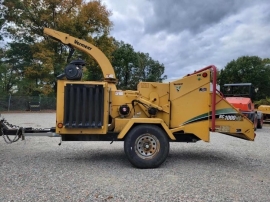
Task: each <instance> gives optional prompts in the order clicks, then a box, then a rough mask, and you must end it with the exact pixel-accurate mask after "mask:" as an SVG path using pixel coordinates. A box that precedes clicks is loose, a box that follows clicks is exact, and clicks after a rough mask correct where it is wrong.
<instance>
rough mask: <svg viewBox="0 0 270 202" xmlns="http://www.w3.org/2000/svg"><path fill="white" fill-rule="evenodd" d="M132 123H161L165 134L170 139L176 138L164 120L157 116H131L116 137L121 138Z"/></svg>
mask: <svg viewBox="0 0 270 202" xmlns="http://www.w3.org/2000/svg"><path fill="white" fill-rule="evenodd" d="M134 124H158V125H161V126H162V128H163V129H164V130H165V132H166V133H167V135H168V136H169V138H170V139H171V140H176V138H175V137H174V135H173V134H172V131H170V129H169V128H168V126H167V125H166V124H165V122H164V121H163V120H162V119H158V118H132V119H130V120H129V121H128V123H127V124H126V125H125V127H124V128H123V130H122V131H121V132H120V133H119V135H118V136H117V139H123V138H124V137H125V135H126V134H127V133H128V131H129V130H130V129H131V128H132V126H133V125H134Z"/></svg>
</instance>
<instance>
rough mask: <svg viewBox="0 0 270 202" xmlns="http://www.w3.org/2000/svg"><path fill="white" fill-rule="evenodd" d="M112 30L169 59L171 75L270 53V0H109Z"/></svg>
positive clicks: (164, 60) (163, 60) (143, 49)
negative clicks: (245, 56)
mask: <svg viewBox="0 0 270 202" xmlns="http://www.w3.org/2000/svg"><path fill="white" fill-rule="evenodd" d="M104 3H105V4H106V5H107V6H108V8H109V9H111V11H112V13H113V15H112V17H111V20H112V21H113V23H114V29H113V30H112V32H111V34H112V35H113V36H114V37H115V38H116V39H117V40H122V41H124V42H125V43H129V44H131V45H132V46H133V47H134V49H135V50H136V51H140V52H145V53H149V54H150V56H151V57H152V58H153V59H155V60H158V61H159V62H160V63H163V64H164V66H165V74H166V75H168V78H169V79H173V78H179V77H182V76H184V75H186V74H188V73H191V72H193V71H194V70H198V69H200V68H202V67H204V66H208V65H210V64H214V65H216V66H217V67H218V68H219V69H221V68H223V67H224V66H225V65H226V64H227V63H228V62H230V61H231V60H233V59H237V58H238V57H240V56H243V55H256V56H259V57H262V58H266V57H270V56H269V52H270V34H269V33H270V24H269V21H270V2H269V1H268V0H259V1H252V0H244V1H235V0H226V1H218V0H204V1H198V0H181V1H176V0H166V1H165V0H136V1H128V0H118V1H112V0H105V1H104Z"/></svg>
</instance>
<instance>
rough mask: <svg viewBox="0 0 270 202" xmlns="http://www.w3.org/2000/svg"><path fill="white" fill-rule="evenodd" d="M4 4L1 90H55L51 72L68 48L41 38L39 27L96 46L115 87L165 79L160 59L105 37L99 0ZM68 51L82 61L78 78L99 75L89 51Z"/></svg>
mask: <svg viewBox="0 0 270 202" xmlns="http://www.w3.org/2000/svg"><path fill="white" fill-rule="evenodd" d="M3 5H4V6H5V8H6V11H5V13H4V19H1V20H0V26H1V27H0V28H1V31H2V34H1V40H3V39H4V38H6V37H8V38H9V39H10V40H9V41H12V42H9V43H8V44H7V46H5V47H2V48H1V50H0V80H1V82H0V83H1V84H0V85H1V86H0V88H1V89H0V90H1V94H2V95H3V94H9V93H13V94H18V95H40V94H42V95H55V93H56V77H57V76H58V75H59V74H61V73H63V71H64V67H65V66H66V65H67V64H68V61H67V58H68V55H69V51H70V49H69V47H67V46H65V45H63V44H60V43H58V42H56V41H53V40H51V39H48V38H46V37H45V36H44V35H43V28H44V27H49V28H52V29H55V30H58V31H62V32H65V33H68V34H70V35H71V36H73V37H76V38H80V39H82V40H85V41H88V42H90V43H92V44H93V45H95V46H97V47H98V48H99V49H101V51H102V52H103V53H104V54H105V55H106V56H107V57H108V59H109V60H110V62H111V63H112V65H113V67H114V68H115V73H116V76H117V79H118V83H117V87H118V88H119V89H136V85H137V83H138V82H139V81H142V80H144V81H160V82H161V81H162V80H164V79H166V75H163V74H164V65H163V64H161V63H160V62H158V61H156V60H154V59H152V58H151V57H150V55H149V54H148V53H142V52H136V51H135V50H134V48H133V47H132V46H131V45H130V44H127V43H124V42H123V41H117V40H116V39H115V38H113V37H112V36H110V30H111V29H112V27H113V23H112V22H111V21H110V20H109V17H110V15H111V14H112V13H111V11H109V10H108V9H107V8H106V6H105V5H103V4H102V2H101V1H100V0H93V1H88V2H86V1H82V0H65V1H62V0H54V1H51V0H43V1H39V0H30V1H28V0H5V1H4V2H3ZM73 56H74V57H73V59H77V58H81V59H83V60H85V62H86V68H85V69H84V75H83V79H85V80H94V81H95V80H101V79H102V73H101V69H100V68H99V67H98V65H97V63H96V61H95V60H94V59H93V58H92V57H91V56H89V55H87V54H85V53H83V52H80V51H78V50H76V52H75V54H74V55H73Z"/></svg>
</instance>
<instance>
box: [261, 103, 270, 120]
mask: <svg viewBox="0 0 270 202" xmlns="http://www.w3.org/2000/svg"><path fill="white" fill-rule="evenodd" d="M258 111H260V112H261V113H262V114H263V121H264V122H268V123H269V122H270V105H260V106H259V107H258Z"/></svg>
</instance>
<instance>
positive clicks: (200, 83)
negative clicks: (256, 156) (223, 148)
mask: <svg viewBox="0 0 270 202" xmlns="http://www.w3.org/2000/svg"><path fill="white" fill-rule="evenodd" d="M44 33H45V34H46V35H48V36H50V37H52V38H54V39H56V40H58V41H60V42H62V43H64V44H67V45H70V46H72V47H75V48H77V49H79V50H82V51H84V52H86V53H88V54H89V55H91V56H93V57H94V58H95V59H96V61H97V62H98V64H99V65H100V67H101V69H102V71H103V75H104V81H101V82H93V81H71V80H58V83H57V85H58V89H57V112H56V132H57V133H58V134H60V135H61V136H62V137H65V136H66V137H68V136H70V137H71V136H72V138H71V139H70V140H75V139H76V137H78V140H92V138H91V137H89V136H95V137H97V139H98V138H102V137H105V136H106V135H111V134H114V135H116V136H114V137H116V139H117V140H124V139H125V136H126V135H127V134H128V133H129V131H130V130H131V129H132V128H133V127H134V126H136V125H139V124H154V125H158V126H159V127H160V128H162V130H164V131H165V132H166V134H167V135H168V138H169V139H170V140H171V141H185V140H186V138H187V137H188V136H190V137H192V138H190V139H189V138H187V141H192V140H193V139H194V138H195V141H197V140H203V141H206V142H208V141H209V140H210V137H209V135H210V132H211V131H213V132H214V131H216V132H220V133H223V134H226V135H231V136H234V137H238V138H242V139H246V140H254V138H255V133H254V126H253V123H252V122H251V121H250V120H249V119H248V118H247V117H245V116H244V115H243V114H241V112H240V111H238V110H237V109H236V108H234V107H233V106H232V105H230V104H229V103H228V102H227V101H226V100H225V99H224V98H223V97H222V95H221V94H220V93H218V92H216V89H215V88H214V86H213V85H212V84H214V85H215V84H216V76H215V74H213V68H215V67H214V66H209V68H205V69H202V70H200V71H198V72H197V73H196V72H195V73H193V74H190V75H187V76H184V77H183V78H180V79H178V80H176V81H173V82H170V83H156V82H140V83H139V84H138V88H137V90H136V91H130V90H126V91H122V90H118V89H117V88H116V86H115V83H116V81H117V80H116V77H115V73H114V70H113V68H112V66H111V64H110V62H109V60H108V59H107V58H106V56H105V55H104V54H103V53H102V52H101V51H100V50H99V49H98V48H97V47H95V46H93V45H92V44H90V43H87V42H85V41H83V40H79V39H76V38H74V37H72V36H69V35H68V34H65V33H62V32H58V31H55V30H52V29H48V28H45V29H44ZM214 70H215V71H216V69H214ZM121 110H122V111H121ZM84 136H87V138H83V137H84ZM184 136H185V138H183V137H184ZM114 140H115V138H114Z"/></svg>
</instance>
